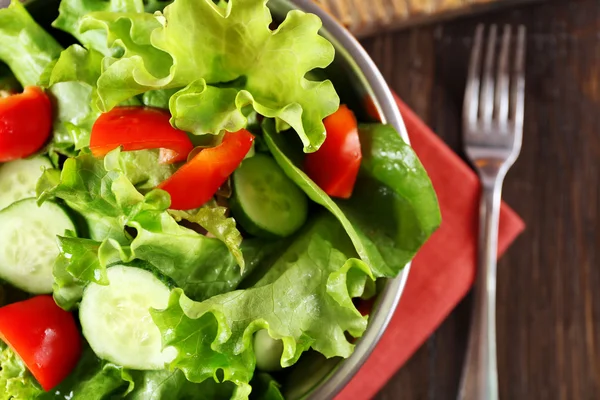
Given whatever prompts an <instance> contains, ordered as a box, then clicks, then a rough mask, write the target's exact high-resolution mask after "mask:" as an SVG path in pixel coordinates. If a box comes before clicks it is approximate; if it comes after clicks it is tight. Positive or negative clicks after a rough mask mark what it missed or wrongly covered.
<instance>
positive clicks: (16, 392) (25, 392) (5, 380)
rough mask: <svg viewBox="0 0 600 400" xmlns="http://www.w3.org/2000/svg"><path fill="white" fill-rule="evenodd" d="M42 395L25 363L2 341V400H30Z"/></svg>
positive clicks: (0, 364) (0, 359) (0, 369)
mask: <svg viewBox="0 0 600 400" xmlns="http://www.w3.org/2000/svg"><path fill="white" fill-rule="evenodd" d="M41 393H43V390H42V389H41V387H40V386H39V384H38V383H37V381H36V380H35V378H34V377H33V375H31V373H30V372H29V370H28V369H27V367H26V366H25V364H24V363H23V361H22V360H21V359H20V358H19V356H17V355H16V354H15V352H14V351H13V350H12V349H11V348H10V347H8V346H7V345H6V344H5V343H4V342H2V341H0V400H30V399H33V398H35V397H36V396H37V395H39V394H41Z"/></svg>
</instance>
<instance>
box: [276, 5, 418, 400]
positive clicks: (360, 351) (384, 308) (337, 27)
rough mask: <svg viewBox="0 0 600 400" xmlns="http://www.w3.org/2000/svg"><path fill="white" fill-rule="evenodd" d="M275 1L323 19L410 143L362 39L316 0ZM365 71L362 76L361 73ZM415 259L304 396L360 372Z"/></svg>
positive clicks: (327, 395) (325, 394)
mask: <svg viewBox="0 0 600 400" xmlns="http://www.w3.org/2000/svg"><path fill="white" fill-rule="evenodd" d="M272 2H273V3H274V4H281V5H284V6H286V7H289V8H290V9H299V10H301V11H304V12H308V13H312V14H315V15H317V16H319V18H321V21H322V22H323V28H322V29H321V32H320V33H321V35H323V36H324V37H326V38H327V39H328V40H329V41H331V42H332V43H333V45H334V47H335V48H336V52H339V51H346V52H347V53H348V54H347V56H346V57H345V58H346V59H347V60H351V62H352V63H354V64H355V65H354V66H355V67H357V68H356V69H357V73H359V78H360V79H361V80H362V82H361V84H362V86H363V88H364V89H365V90H366V91H367V93H368V94H369V95H371V98H372V100H373V103H374V104H375V107H376V108H377V110H378V111H379V114H380V115H381V117H382V122H384V123H387V124H390V125H392V126H393V127H394V128H395V129H396V130H397V131H398V133H399V134H400V136H401V137H402V139H403V140H404V141H406V143H408V144H410V140H409V137H408V133H407V131H406V126H405V124H404V120H403V119H402V115H401V114H400V111H399V109H398V106H397V104H396V100H395V98H394V95H393V94H392V91H391V89H390V88H389V86H388V84H387V83H386V81H385V79H384V78H383V75H382V74H381V72H380V71H379V69H378V68H377V66H376V65H375V62H374V61H373V60H372V59H371V57H370V56H369V54H368V53H367V52H366V50H365V49H364V48H363V47H362V45H361V44H360V43H359V42H358V40H357V39H356V38H355V37H354V36H353V35H352V34H351V33H350V32H349V31H348V30H347V29H346V28H345V27H344V26H343V25H342V24H341V23H339V22H338V21H337V20H336V19H335V18H334V17H333V16H331V15H330V14H329V13H328V12H327V11H325V10H324V9H323V8H321V7H320V6H319V5H317V3H316V2H315V1H314V0H272ZM360 75H362V76H360ZM410 266H411V263H410V262H409V263H408V264H406V266H405V267H404V269H403V270H402V271H401V272H400V274H399V275H398V276H397V277H396V278H393V279H388V281H387V282H386V284H385V287H384V289H383V291H382V292H381V293H380V294H379V296H378V298H377V303H376V305H375V308H376V311H375V313H374V314H372V315H371V316H370V317H369V324H368V327H367V330H366V331H365V334H364V335H363V336H362V337H361V338H360V339H359V341H358V342H357V344H356V347H355V349H354V352H353V353H352V355H351V356H350V357H348V358H347V359H345V360H343V362H340V363H339V364H338V365H337V366H336V367H335V368H334V369H333V371H332V372H330V373H329V374H328V375H326V376H325V377H324V378H323V379H321V381H320V382H319V384H318V386H316V387H314V388H313V389H312V391H311V392H309V393H307V394H305V395H304V398H309V399H311V400H320V399H332V398H334V397H335V395H337V394H338V393H339V392H340V391H341V390H342V389H343V388H344V387H345V386H346V385H347V384H348V383H349V382H350V380H351V379H352V378H353V377H354V375H356V373H357V372H358V370H359V369H360V368H361V367H362V366H363V364H364V363H365V362H366V361H367V359H368V358H369V356H370V355H371V353H372V352H373V350H374V349H375V346H376V345H377V343H378V342H379V340H380V339H381V336H382V335H383V333H384V332H385V329H386V328H387V326H388V324H389V322H390V320H391V319H392V316H393V315H394V312H395V310H396V307H397V305H398V302H399V301H400V297H401V296H402V293H403V291H404V287H405V285H406V281H407V279H408V275H409V271H410Z"/></svg>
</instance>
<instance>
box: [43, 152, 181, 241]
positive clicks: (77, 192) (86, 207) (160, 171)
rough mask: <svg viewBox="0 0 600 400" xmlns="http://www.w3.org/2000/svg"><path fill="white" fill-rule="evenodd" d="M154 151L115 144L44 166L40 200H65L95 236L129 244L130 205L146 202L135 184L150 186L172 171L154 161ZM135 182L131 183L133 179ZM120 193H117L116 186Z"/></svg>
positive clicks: (156, 156) (94, 237) (134, 205)
mask: <svg viewBox="0 0 600 400" xmlns="http://www.w3.org/2000/svg"><path fill="white" fill-rule="evenodd" d="M157 160H158V153H157V152H155V151H152V150H142V151H137V152H121V151H120V149H115V150H113V151H112V152H110V153H109V154H108V155H107V156H106V157H105V158H104V160H99V159H97V158H95V157H94V156H92V155H91V154H88V153H83V154H80V155H79V156H77V157H72V158H69V159H67V160H66V161H65V163H64V165H63V169H62V171H60V174H58V171H57V170H46V171H44V174H43V175H42V177H41V178H40V180H39V181H38V185H37V194H38V199H39V201H40V202H43V201H45V200H46V199H48V198H51V197H57V198H60V199H62V200H64V201H65V202H66V203H67V205H68V206H69V207H71V208H72V209H74V210H75V211H77V212H78V213H79V214H81V215H82V216H83V217H84V218H85V219H86V220H87V221H88V225H89V228H90V235H91V238H92V239H93V240H96V241H103V240H104V239H106V238H112V239H114V240H117V241H118V242H121V243H129V241H130V239H131V236H130V235H129V234H128V233H127V232H125V230H124V227H125V225H126V223H127V221H128V218H129V216H130V214H131V213H132V212H133V211H136V210H135V209H134V208H135V207H136V206H139V205H140V204H141V203H143V201H144V196H143V195H142V194H141V193H140V192H139V191H138V190H137V189H136V187H135V186H134V184H135V185H138V187H139V188H140V190H144V189H148V188H149V187H153V185H155V184H157V183H158V182H161V181H162V180H164V179H166V178H167V177H169V176H170V175H171V174H172V173H173V172H174V167H173V166H169V165H162V164H159V163H158V161H157ZM132 182H133V183H132ZM118 188H124V189H123V190H120V191H117V193H120V194H121V196H117V194H116V192H115V190H116V189H118Z"/></svg>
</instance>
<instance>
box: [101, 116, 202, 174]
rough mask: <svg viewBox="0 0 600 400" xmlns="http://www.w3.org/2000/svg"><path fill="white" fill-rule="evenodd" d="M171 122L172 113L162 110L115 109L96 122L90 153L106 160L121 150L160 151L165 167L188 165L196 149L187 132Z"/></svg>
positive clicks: (161, 160)
mask: <svg viewBox="0 0 600 400" xmlns="http://www.w3.org/2000/svg"><path fill="white" fill-rule="evenodd" d="M170 118H171V115H170V114H169V112H168V111H165V110H162V109H158V108H150V107H117V108H114V109H112V110H111V111H109V112H107V113H104V114H102V115H100V117H99V118H98V120H96V123H95V124H94V127H93V128H92V137H91V139H90V150H92V153H93V154H94V156H96V157H102V156H104V155H106V154H107V153H108V152H110V151H111V150H114V149H116V148H117V147H119V146H122V147H123V150H124V151H134V150H146V149H158V148H160V149H161V154H160V162H161V163H163V164H170V163H175V162H179V161H184V160H186V159H187V156H188V154H189V153H190V151H192V149H193V145H192V142H191V140H190V138H189V137H188V136H187V134H186V133H185V132H184V131H180V130H179V129H175V128H173V127H172V126H171V123H170V122H169V119H170ZM162 149H164V150H162Z"/></svg>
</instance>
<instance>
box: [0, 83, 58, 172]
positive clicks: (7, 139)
mask: <svg viewBox="0 0 600 400" xmlns="http://www.w3.org/2000/svg"><path fill="white" fill-rule="evenodd" d="M51 132H52V105H51V103H50V99H49V98H48V96H46V94H45V93H44V92H43V91H42V89H40V88H38V87H35V86H28V87H26V88H25V90H24V91H23V93H20V94H15V95H11V96H8V97H3V98H0V162H7V161H11V160H16V159H19V158H24V157H28V156H30V155H32V154H34V153H35V152H37V151H38V150H39V149H40V148H42V146H43V145H44V143H46V141H47V140H48V138H49V137H50V133H51Z"/></svg>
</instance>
